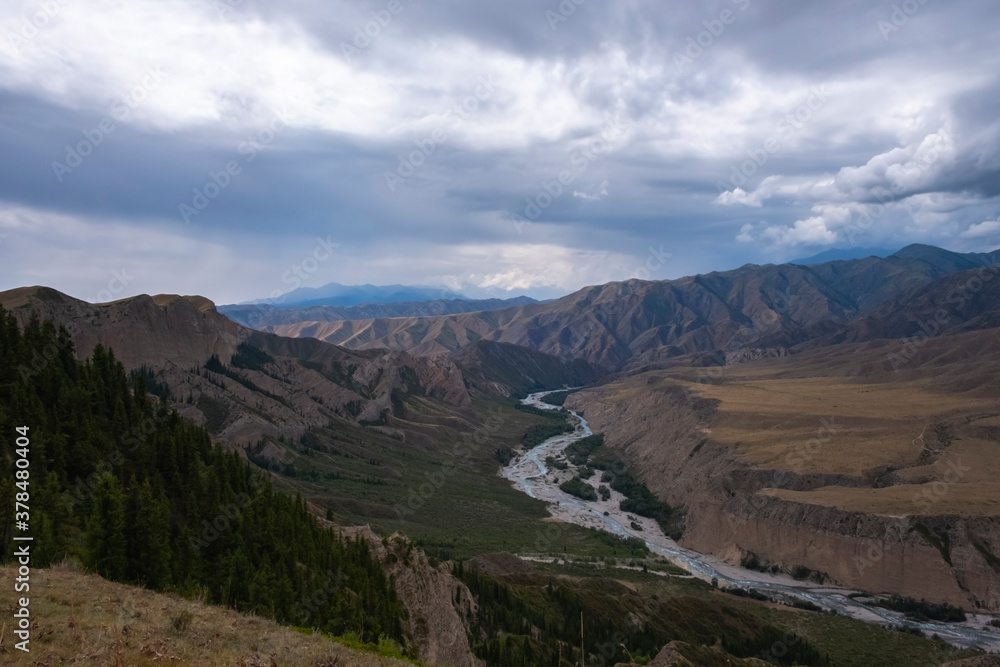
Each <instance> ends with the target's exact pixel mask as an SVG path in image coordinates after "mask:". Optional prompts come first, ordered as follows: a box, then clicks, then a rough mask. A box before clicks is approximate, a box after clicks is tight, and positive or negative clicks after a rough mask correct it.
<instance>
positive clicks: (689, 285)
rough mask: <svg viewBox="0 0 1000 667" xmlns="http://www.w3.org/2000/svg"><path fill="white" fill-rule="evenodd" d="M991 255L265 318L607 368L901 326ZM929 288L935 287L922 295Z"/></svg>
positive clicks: (360, 341) (696, 360)
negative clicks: (516, 348) (476, 303)
mask: <svg viewBox="0 0 1000 667" xmlns="http://www.w3.org/2000/svg"><path fill="white" fill-rule="evenodd" d="M998 259H1000V253H998V252H996V251H994V252H993V253H968V254H961V253H954V252H950V251H947V250H942V249H940V248H935V247H932V246H925V245H911V246H908V247H906V248H903V249H902V250H900V251H898V252H896V253H893V254H891V255H889V256H888V257H885V258H880V257H868V258H864V259H856V260H847V261H844V260H838V261H832V262H826V263H822V264H814V265H809V266H800V265H797V264H782V265H770V264H768V265H763V266H758V265H746V266H743V267H740V268H738V269H735V270H732V271H722V272H713V273H709V274H705V275H697V276H690V277H685V278H679V279H676V280H663V281H640V280H629V281H625V282H613V283H607V284H605V285H600V286H595V287H587V288H584V289H582V290H579V291H577V292H574V293H573V294H570V295H567V296H565V297H562V298H561V299H556V300H554V301H551V302H547V303H537V304H528V305H522V306H515V307H511V308H505V309H501V310H491V311H480V312H471V313H462V314H453V315H442V316H432V317H394V318H365V319H357V320H339V321H302V322H297V323H287V324H276V325H269V326H267V327H266V329H267V330H268V331H271V332H274V333H277V334H279V335H281V336H289V337H297V338H302V337H311V338H318V339H320V340H324V341H327V342H330V343H334V344H336V345H341V346H344V347H348V348H351V349H374V348H378V349H393V350H404V351H407V352H410V353H411V354H414V355H417V356H432V355H436V354H441V353H446V352H453V351H455V350H458V349H460V348H462V347H465V346H467V345H469V344H471V343H474V342H476V341H479V340H490V341H495V342H504V343H511V344H514V345H520V346H524V347H528V348H532V349H536V350H539V351H542V352H546V353H549V354H553V355H556V356H562V357H570V358H582V359H585V360H587V361H589V362H591V363H593V364H597V365H599V366H602V367H603V368H605V369H607V370H609V371H634V370H637V369H640V368H647V367H653V366H664V365H676V364H681V363H683V364H693V365H705V364H717V363H727V362H732V361H734V360H740V359H748V358H754V357H757V356H761V355H765V356H767V355H776V354H777V355H780V354H786V353H787V352H788V351H789V350H791V349H793V348H794V347H795V346H797V345H803V344H807V343H809V342H810V341H815V340H826V339H827V338H826V337H830V338H829V339H828V340H829V341H831V342H833V341H837V340H841V341H842V340H855V341H857V340H861V339H865V338H866V337H873V336H881V337H890V338H891V337H902V336H906V335H910V334H911V332H912V331H913V328H914V327H913V324H912V323H913V322H914V321H915V318H916V315H914V314H913V313H911V310H912V309H914V308H917V306H918V302H920V300H921V299H923V300H924V301H926V300H927V299H928V298H930V299H936V298H938V297H939V296H940V297H944V298H945V299H946V300H947V298H948V296H949V293H950V291H951V290H952V289H955V288H956V286H960V285H963V284H964V283H965V282H967V281H975V280H976V279H977V276H978V275H979V272H982V271H987V273H988V275H993V273H992V271H993V269H991V268H989V267H995V266H996V264H997V261H998ZM939 292H940V293H941V294H938V293H939ZM927 294H930V295H932V296H930V297H927V296H921V295H927ZM935 295H936V296H935ZM980 298H981V299H986V298H987V297H986V296H985V295H984V296H982V297H980ZM974 309H975V304H974V303H973V302H972V301H969V302H968V303H966V304H963V306H962V308H961V309H960V311H961V312H955V313H954V314H953V315H952V316H951V319H950V321H949V323H948V324H947V327H946V328H947V329H954V328H956V327H958V328H961V327H965V328H968V327H976V326H987V325H988V324H989V322H990V321H991V320H990V319H989V317H988V316H984V317H983V318H979V316H978V315H977V314H976V312H975V310H974ZM889 311H892V312H894V313H895V315H893V316H892V317H888V319H886V320H885V322H883V324H882V325H881V327H880V328H878V330H876V329H875V328H872V326H871V325H870V324H869V326H868V327H866V326H865V325H864V322H865V320H866V318H870V317H882V316H881V315H878V314H879V313H886V312H889ZM921 312H922V311H921ZM977 318H978V319H977ZM942 330H944V329H942Z"/></svg>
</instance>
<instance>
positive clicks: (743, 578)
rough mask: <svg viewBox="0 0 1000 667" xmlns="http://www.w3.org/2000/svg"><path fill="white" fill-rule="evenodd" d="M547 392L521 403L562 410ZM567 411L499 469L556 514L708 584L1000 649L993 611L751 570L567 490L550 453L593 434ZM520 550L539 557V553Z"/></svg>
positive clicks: (614, 497) (615, 502) (565, 473)
mask: <svg viewBox="0 0 1000 667" xmlns="http://www.w3.org/2000/svg"><path fill="white" fill-rule="evenodd" d="M549 393H551V392H538V393H535V394H531V395H530V396H528V397H527V398H525V399H523V401H522V403H524V404H525V405H529V406H532V407H535V408H538V409H544V410H558V409H559V408H558V407H555V406H552V405H549V404H547V403H545V402H544V401H543V400H542V398H543V397H544V396H545V395H547V394H549ZM568 413H569V420H570V423H571V424H573V425H574V427H575V428H574V431H573V432H572V433H568V434H565V435H558V436H554V437H552V438H549V439H548V440H546V441H545V442H543V443H542V444H540V445H538V446H537V447H534V448H533V449H530V450H528V451H526V452H522V453H519V455H518V456H517V457H516V458H515V459H513V460H512V461H511V462H510V464H509V465H508V466H506V467H505V468H503V469H502V471H501V475H502V476H503V477H504V478H506V479H508V480H510V481H511V482H512V483H513V484H514V486H515V487H516V488H517V489H518V490H520V491H522V492H524V493H526V494H528V495H529V496H531V497H532V498H537V499H539V500H542V501H544V502H546V503H548V505H549V512H550V513H551V514H552V516H553V517H554V518H555V519H558V520H560V521H565V522H567V523H573V524H577V525H581V526H586V527H590V528H595V529H598V530H605V531H608V532H610V533H614V534H616V535H620V536H622V537H633V538H638V539H640V540H642V541H643V542H645V544H646V546H647V547H648V548H649V550H650V551H651V552H652V553H653V554H655V555H658V556H662V557H664V558H666V559H667V560H669V561H670V562H672V563H674V564H675V565H678V566H680V567H682V568H684V569H685V570H687V571H688V572H690V573H691V575H693V576H695V577H698V578H700V579H703V580H705V581H711V580H712V579H715V580H717V582H718V584H719V586H720V588H742V589H750V590H755V591H758V592H760V593H763V594H765V595H768V596H770V597H772V598H774V599H776V600H782V599H784V600H791V599H798V600H803V601H808V602H811V603H812V604H815V605H817V606H819V607H822V608H823V609H827V610H834V611H836V612H837V613H839V614H843V615H848V616H851V617H854V618H857V619H859V620H862V621H866V622H870V623H878V624H881V625H891V626H896V627H900V626H904V627H909V628H917V629H919V630H921V631H922V632H924V633H925V634H927V635H928V636H930V635H933V634H937V635H938V636H940V637H941V638H942V639H944V640H945V641H948V642H950V643H951V644H953V645H955V646H960V647H967V648H981V649H983V650H987V651H991V652H1000V629H993V628H992V627H989V625H988V623H989V621H990V620H992V618H993V617H991V616H987V615H982V614H971V613H970V614H968V620H967V621H966V622H964V623H938V622H933V621H926V622H918V621H912V620H909V619H906V618H904V617H903V615H902V614H899V613H896V612H893V611H890V610H888V609H884V608H881V607H877V606H874V605H869V604H865V603H863V602H860V601H859V600H857V599H856V598H855V597H849V596H851V595H852V594H854V595H855V596H856V595H857V593H858V592H857V591H852V590H847V589H842V588H837V587H835V586H829V585H820V584H815V583H813V582H806V581H799V580H796V579H793V578H792V577H790V576H788V575H782V574H768V573H762V572H758V571H755V570H749V569H746V568H741V567H738V566H734V565H731V564H729V563H726V562H723V561H722V560H720V559H718V558H715V557H713V556H711V555H708V554H702V553H699V552H696V551H692V550H690V549H685V548H684V547H682V546H680V545H678V544H677V542H675V541H674V540H672V539H670V538H669V537H667V536H666V535H664V534H663V531H662V530H661V529H660V527H659V525H658V524H657V522H656V521H655V520H653V519H649V518H645V517H641V516H635V515H632V514H629V513H626V512H623V511H622V510H621V509H620V508H619V504H620V502H621V501H622V499H623V498H624V496H622V495H621V494H620V493H618V492H617V491H611V497H610V498H609V499H607V500H597V501H592V502H591V501H584V500H581V499H579V498H577V497H575V496H572V495H570V494H568V493H566V492H564V491H562V490H561V489H560V488H559V485H560V484H561V483H562V482H564V481H566V480H568V479H570V478H572V477H573V476H574V475H575V474H576V467H575V466H573V465H572V463H569V462H568V461H567V462H566V463H567V464H568V468H567V469H566V470H554V469H550V468H549V466H548V465H547V464H546V460H547V459H549V458H550V457H551V458H553V459H556V460H559V461H562V460H563V459H564V455H563V452H564V450H565V449H566V447H568V446H569V445H571V444H572V443H574V442H576V441H578V440H580V439H582V438H585V437H587V436H590V435H592V434H593V433H592V431H591V428H590V426H589V425H588V424H587V420H586V419H584V418H583V417H582V416H581V415H579V414H577V413H575V412H573V411H568ZM597 479H598V476H595V477H594V478H592V479H590V480H586V481H587V483H592V485H593V486H594V487H595V488H596V486H597V485H598V484H599V482H597V481H596V480H597ZM636 526H638V528H637V527H636ZM639 528H641V530H640V529H639ZM543 543H544V540H543ZM519 555H520V556H521V557H528V558H536V557H538V556H539V555H541V554H519Z"/></svg>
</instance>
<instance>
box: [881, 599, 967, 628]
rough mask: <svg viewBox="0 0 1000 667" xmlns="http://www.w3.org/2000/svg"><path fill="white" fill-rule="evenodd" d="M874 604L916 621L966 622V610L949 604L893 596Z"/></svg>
mask: <svg viewBox="0 0 1000 667" xmlns="http://www.w3.org/2000/svg"><path fill="white" fill-rule="evenodd" d="M872 604H874V605H877V606H879V607H884V608H885V609H891V610H893V611H898V612H901V613H903V614H905V615H906V617H907V618H910V619H913V620H916V621H926V620H931V621H941V622H943V623H962V622H964V621H965V620H966V615H965V610H964V609H962V608H961V607H953V606H952V605H950V604H948V603H947V602H942V603H940V604H938V603H935V602H927V601H926V600H914V599H913V598H907V597H902V596H899V595H893V596H891V597H889V598H887V599H881V600H875V601H873V602H872Z"/></svg>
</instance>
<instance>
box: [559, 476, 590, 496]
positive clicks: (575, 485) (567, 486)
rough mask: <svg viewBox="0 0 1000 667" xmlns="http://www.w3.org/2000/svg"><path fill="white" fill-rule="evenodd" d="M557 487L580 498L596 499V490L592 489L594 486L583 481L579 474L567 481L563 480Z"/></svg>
mask: <svg viewBox="0 0 1000 667" xmlns="http://www.w3.org/2000/svg"><path fill="white" fill-rule="evenodd" d="M559 488H560V489H562V490H563V491H565V492H566V493H568V494H570V495H571V496H576V497H577V498H580V499H581V500H597V492H596V491H594V487H592V486H591V485H590V484H587V483H586V482H584V481H583V480H582V479H580V477H579V476H576V477H574V478H573V479H571V480H569V481H568V482H563V483H562V484H560V485H559Z"/></svg>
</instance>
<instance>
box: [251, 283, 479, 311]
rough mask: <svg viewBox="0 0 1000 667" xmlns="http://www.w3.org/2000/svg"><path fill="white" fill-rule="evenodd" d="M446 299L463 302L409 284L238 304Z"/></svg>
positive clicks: (305, 290)
mask: <svg viewBox="0 0 1000 667" xmlns="http://www.w3.org/2000/svg"><path fill="white" fill-rule="evenodd" d="M444 298H449V299H456V298H457V299H464V298H465V297H464V296H462V295H461V294H458V293H457V292H453V291H451V290H447V289H442V288H440V287H419V286H409V285H341V284H340V283H329V284H328V285H323V286H322V287H300V288H298V289H294V290H292V291H291V292H287V293H286V294H282V295H281V296H279V297H277V298H274V299H256V300H254V301H248V302H246V303H241V304H238V305H241V306H246V305H253V304H269V305H275V306H279V307H282V308H288V307H292V306H333V307H341V308H342V307H345V306H356V305H359V304H363V303H402V302H410V301H435V300H440V299H444Z"/></svg>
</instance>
